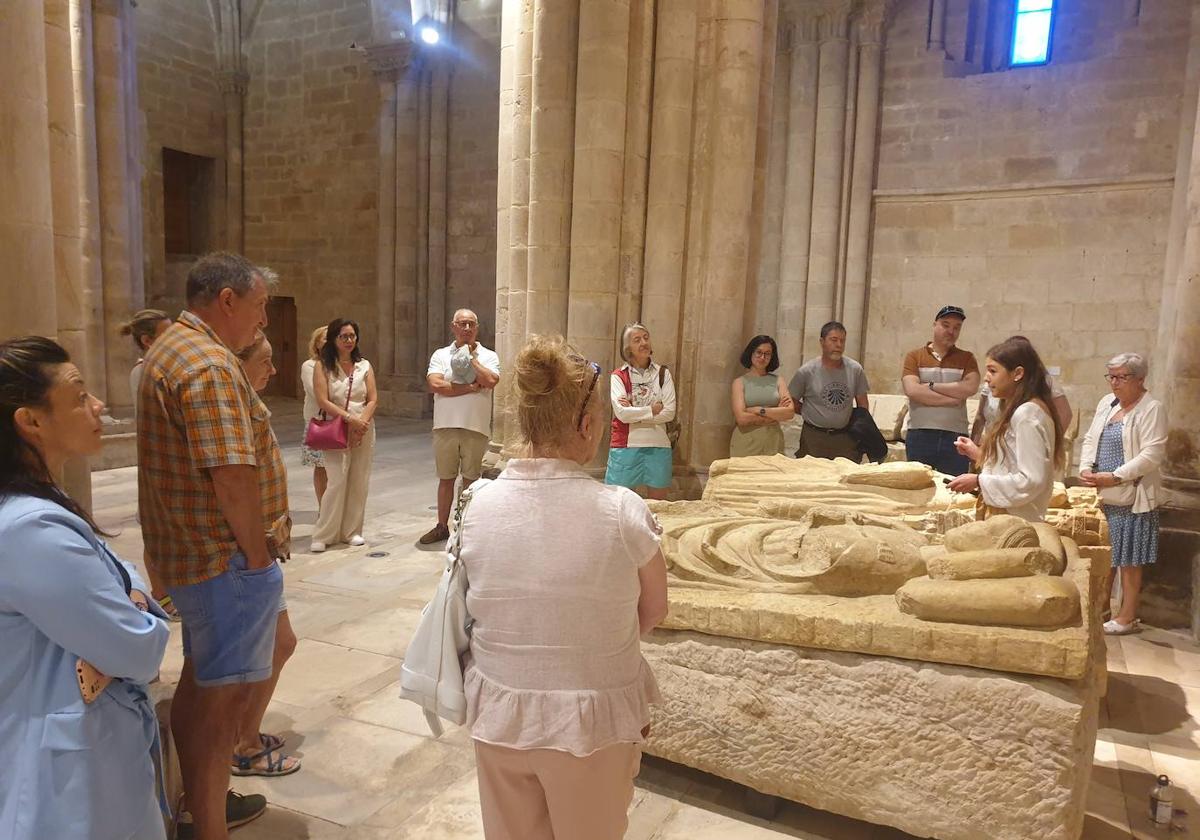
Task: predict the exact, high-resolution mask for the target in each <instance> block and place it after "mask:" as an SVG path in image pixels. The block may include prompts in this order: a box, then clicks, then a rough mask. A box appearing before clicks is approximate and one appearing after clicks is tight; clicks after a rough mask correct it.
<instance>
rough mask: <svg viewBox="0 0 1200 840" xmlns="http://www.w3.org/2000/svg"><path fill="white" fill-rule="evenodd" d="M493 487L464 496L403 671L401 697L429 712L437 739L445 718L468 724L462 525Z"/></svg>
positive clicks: (467, 631) (467, 622)
mask: <svg viewBox="0 0 1200 840" xmlns="http://www.w3.org/2000/svg"><path fill="white" fill-rule="evenodd" d="M490 483H491V482H490V481H489V480H488V479H486V478H481V479H478V480H476V481H475V482H474V483H473V484H472V485H471V486H470V487H468V488H467V489H466V490H464V491H463V492H462V495H461V496H460V497H459V500H458V508H457V509H456V510H455V512H454V533H453V535H452V536H451V537H450V542H449V544H448V545H447V548H446V569H445V571H443V572H442V579H441V581H440V582H439V583H438V588H437V592H435V593H434V595H433V600H431V601H430V602H429V603H428V604H426V605H425V609H424V610H423V611H422V612H421V621H420V623H418V624H417V630H416V632H415V633H413V637H412V641H410V642H409V643H408V650H407V651H405V653H404V664H403V666H401V668H400V697H401V698H402V699H404V700H411V701H412V702H414V703H416V704H417V705H418V706H420V707H421V708H422V709H423V710H424V711H425V721H426V722H427V723H428V724H429V728H430V730H432V732H433V734H434V735H435V736H439V737H440V736H441V734H442V731H443V730H442V722H441V720H439V718H445V719H446V720H448V721H450V722H451V723H454V724H457V725H459V726H462V725H463V723H465V722H466V720H467V698H466V694H465V693H464V691H463V670H462V655H463V654H464V653H466V651H467V648H468V647H469V646H470V644H471V625H472V624H473V623H474V620H473V619H472V618H471V615H470V614H469V613H468V612H467V571H466V569H464V568H463V565H462V531H463V521H464V517H465V516H466V513H467V507H468V506H469V505H470V502H471V499H472V498H473V497H474V495H475V493H476V492H477V491H478V490H479V488H480V487H483V486H485V485H487V484H490Z"/></svg>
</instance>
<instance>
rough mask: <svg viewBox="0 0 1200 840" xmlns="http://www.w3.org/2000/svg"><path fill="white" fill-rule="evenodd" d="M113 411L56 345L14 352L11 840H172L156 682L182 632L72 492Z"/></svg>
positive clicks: (2, 484)
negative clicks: (74, 469) (103, 418)
mask: <svg viewBox="0 0 1200 840" xmlns="http://www.w3.org/2000/svg"><path fill="white" fill-rule="evenodd" d="M103 408H104V405H103V403H101V402H100V401H99V400H98V399H96V398H95V397H93V396H92V395H91V394H89V393H88V392H87V388H86V387H85V385H84V382H83V377H82V376H80V373H79V370H78V368H76V367H75V365H73V364H71V360H70V357H69V356H68V355H67V352H66V351H65V350H63V348H62V347H60V346H59V345H58V344H56V343H55V342H53V341H51V340H50V339H48V338H41V337H37V336H31V337H28V338H18V339H12V340H10V341H5V342H2V343H0V545H3V546H4V554H3V563H2V565H3V569H4V571H3V575H2V576H0V637H2V638H3V639H4V645H3V648H2V649H0V755H3V756H4V761H2V762H0V837H3V838H5V840H44V838H49V837H88V838H94V840H160V838H163V837H164V836H165V834H164V831H163V817H162V813H161V811H160V810H159V797H158V790H157V785H156V782H155V770H154V756H155V754H156V753H158V748H159V744H158V722H157V721H156V719H155V717H154V707H153V706H152V705H151V703H150V698H149V695H148V693H147V689H146V683H147V682H149V681H150V680H152V679H153V678H154V676H155V674H157V672H158V666H159V664H160V663H161V662H162V657H163V651H164V650H166V646H167V638H168V636H169V635H170V633H169V631H168V629H167V625H166V624H165V623H164V622H163V621H162V620H161V619H162V618H163V617H164V616H163V614H162V612H161V611H160V610H159V609H158V607H157V605H155V604H154V603H153V602H151V601H149V600H148V599H147V598H146V595H145V592H146V588H147V587H146V585H145V584H144V583H143V582H142V581H141V579H140V578H139V577H138V575H137V572H136V571H135V570H134V568H133V567H132V566H130V565H128V564H126V563H124V562H122V561H121V560H118V559H117V557H116V556H115V555H114V554H113V553H112V551H111V550H109V548H108V546H107V545H105V543H104V541H103V540H101V539H100V537H99V536H98V535H99V533H100V531H99V529H98V528H97V527H96V524H95V522H94V521H92V518H91V517H90V516H89V515H88V513H87V512H86V511H85V510H83V508H81V507H80V506H79V505H78V504H76V503H75V502H74V501H73V500H72V499H71V498H70V497H68V496H67V495H66V493H65V492H63V490H62V489H61V487H59V485H58V482H57V476H59V475H61V474H62V470H63V467H64V465H65V464H66V462H67V460H68V459H70V458H73V457H80V456H88V455H94V454H95V453H96V452H98V451H99V450H100V429H101V424H100V412H101V410H102V409H103Z"/></svg>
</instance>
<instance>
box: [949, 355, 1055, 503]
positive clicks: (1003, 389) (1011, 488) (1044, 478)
mask: <svg viewBox="0 0 1200 840" xmlns="http://www.w3.org/2000/svg"><path fill="white" fill-rule="evenodd" d="M986 370H987V373H986V377H985V378H986V381H987V383H988V385H989V386H990V387H991V392H992V395H993V396H995V397H996V398H997V399H1000V400H1003V401H1004V410H1003V411H1002V412H1001V414H1000V417H999V418H998V419H997V420H996V422H995V423H993V424H991V425H989V426H988V428H987V431H986V432H985V434H984V436H983V443H982V444H981V445H980V444H976V443H975V442H974V441H972V440H971V439H970V438H969V437H965V436H963V437H959V438H958V440H957V441H955V448H956V449H958V452H959V454H960V455H965V456H967V457H968V458H970V459H971V461H972V462H973V463H974V464H976V465H977V466H979V467H980V468H981V469H980V471H979V473H978V474H975V473H964V474H963V475H960V476H958V477H957V478H955V479H954V480H953V481H951V482H950V489H951V490H955V491H958V492H960V493H974V492H978V493H979V499H980V502H981V506H980V512H981V517H982V518H985V519H986V518H987V517H988V516H991V515H994V514H997V513H1010V514H1012V515H1013V516H1019V517H1021V518H1022V519H1026V520H1028V521H1030V522H1040V521H1041V520H1042V519H1044V518H1045V516H1046V508H1047V507H1048V506H1049V504H1050V496H1051V495H1053V492H1054V472H1055V469H1056V468H1057V467H1059V466H1061V465H1062V463H1063V461H1064V460H1065V458H1066V451H1065V447H1064V446H1063V429H1062V421H1061V420H1059V417H1058V413H1057V412H1055V411H1054V408H1053V405H1054V397H1053V395H1052V394H1051V392H1050V385H1049V384H1048V382H1047V378H1046V366H1045V365H1043V364H1042V360H1041V357H1040V356H1038V353H1037V350H1035V349H1034V348H1033V345H1032V344H1030V343H1029V340H1028V339H1026V338H1023V337H1021V336H1013V337H1012V338H1009V339H1007V340H1005V341H1002V342H1001V343H999V344H997V345H996V346H995V347H993V348H992V349H991V350H989V351H988V353H987V365H986Z"/></svg>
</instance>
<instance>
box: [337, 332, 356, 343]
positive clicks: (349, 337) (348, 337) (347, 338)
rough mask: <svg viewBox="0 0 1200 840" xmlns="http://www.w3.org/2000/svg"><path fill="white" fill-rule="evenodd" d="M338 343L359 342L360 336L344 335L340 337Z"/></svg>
mask: <svg viewBox="0 0 1200 840" xmlns="http://www.w3.org/2000/svg"><path fill="white" fill-rule="evenodd" d="M338 341H358V336H356V335H355V334H354V333H342V334H341V335H339V336H338Z"/></svg>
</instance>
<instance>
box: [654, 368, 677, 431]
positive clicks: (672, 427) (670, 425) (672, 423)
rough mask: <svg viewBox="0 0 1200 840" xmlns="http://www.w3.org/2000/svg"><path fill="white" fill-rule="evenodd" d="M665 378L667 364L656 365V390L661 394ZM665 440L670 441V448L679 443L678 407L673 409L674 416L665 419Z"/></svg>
mask: <svg viewBox="0 0 1200 840" xmlns="http://www.w3.org/2000/svg"><path fill="white" fill-rule="evenodd" d="M666 379H667V366H666V365H659V366H658V391H659V393H660V394H661V393H662V389H663V385H664V383H665V382H666ZM666 431H667V440H669V441H671V448H672V449H674V448H675V444H677V443H679V434H680V432H681V431H682V427H681V426H680V425H679V409H678V408H677V409H675V416H674V417H672V418H671V419H670V420H668V421H667V429H666Z"/></svg>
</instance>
